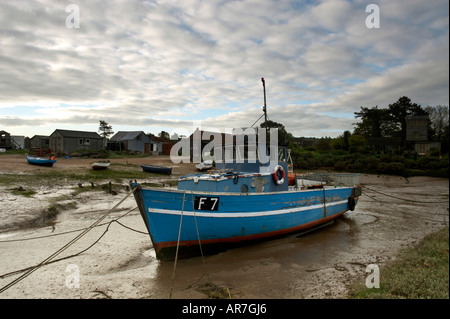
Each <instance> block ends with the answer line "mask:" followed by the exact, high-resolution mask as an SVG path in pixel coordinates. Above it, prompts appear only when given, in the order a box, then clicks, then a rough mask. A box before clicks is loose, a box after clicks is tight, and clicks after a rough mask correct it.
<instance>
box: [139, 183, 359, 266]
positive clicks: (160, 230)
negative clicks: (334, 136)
mask: <svg viewBox="0 0 450 319" xmlns="http://www.w3.org/2000/svg"><path fill="white" fill-rule="evenodd" d="M131 186H132V187H136V190H135V192H134V195H135V198H136V201H137V203H138V206H139V209H140V211H141V215H142V217H143V219H144V221H145V224H146V225H147V228H148V231H149V234H150V237H151V240H152V242H153V246H154V248H155V251H156V256H157V258H158V259H161V260H173V259H174V257H175V253H176V248H177V246H178V247H179V249H178V257H179V258H183V257H189V256H193V255H199V254H200V253H204V254H206V253H212V252H216V251H221V250H223V249H227V248H229V247H233V246H236V245H242V244H247V243H249V242H253V241H257V240H263V239H269V238H273V237H277V236H282V235H285V234H289V233H293V232H297V231H301V230H304V229H308V228H311V227H314V226H317V225H320V224H322V223H325V222H328V221H330V220H333V219H336V218H338V217H339V216H341V215H342V214H343V213H345V212H346V211H347V210H348V209H352V208H354V206H350V207H349V198H352V199H353V200H355V199H356V200H357V197H355V196H354V188H352V187H343V188H330V189H322V190H309V191H286V192H278V193H259V194H258V193H254V194H240V193H207V192H190V191H180V190H161V189H154V188H148V189H147V188H146V189H143V188H141V187H140V186H139V185H138V184H132V185H131ZM324 195H325V196H324ZM324 198H325V202H324ZM200 248H201V250H200Z"/></svg>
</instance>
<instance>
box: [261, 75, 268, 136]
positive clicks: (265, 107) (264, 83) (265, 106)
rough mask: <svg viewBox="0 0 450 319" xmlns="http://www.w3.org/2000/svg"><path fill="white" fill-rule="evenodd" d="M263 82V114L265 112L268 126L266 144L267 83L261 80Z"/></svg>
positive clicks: (265, 116) (265, 115) (265, 117)
mask: <svg viewBox="0 0 450 319" xmlns="http://www.w3.org/2000/svg"><path fill="white" fill-rule="evenodd" d="M261 82H262V84H263V90H264V106H263V112H264V123H265V124H266V125H265V126H266V143H267V142H268V134H267V132H268V131H267V105H266V81H264V78H261Z"/></svg>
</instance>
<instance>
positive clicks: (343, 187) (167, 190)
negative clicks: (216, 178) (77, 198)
mask: <svg viewBox="0 0 450 319" xmlns="http://www.w3.org/2000/svg"><path fill="white" fill-rule="evenodd" d="M133 184H135V185H136V184H139V183H133ZM139 185H140V187H141V190H144V191H145V190H149V191H157V192H170V193H180V194H183V193H187V194H191V193H193V194H199V195H214V196H216V195H217V196H238V195H239V196H258V195H276V194H292V193H306V192H314V191H315V192H317V191H318V190H319V189H317V188H316V189H295V190H289V189H288V190H287V191H279V192H258V193H256V192H254V193H253V192H252V193H238V192H208V191H193V190H183V189H174V188H160V187H150V186H149V187H146V186H143V185H141V184H139ZM325 187H327V188H324V189H325V190H332V189H353V188H355V187H360V186H359V185H358V186H356V185H355V186H336V187H335V186H325Z"/></svg>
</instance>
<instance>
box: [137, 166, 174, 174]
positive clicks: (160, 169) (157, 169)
mask: <svg viewBox="0 0 450 319" xmlns="http://www.w3.org/2000/svg"><path fill="white" fill-rule="evenodd" d="M141 167H142V170H143V171H144V172H147V173H156V174H166V175H170V174H172V167H166V166H158V165H141Z"/></svg>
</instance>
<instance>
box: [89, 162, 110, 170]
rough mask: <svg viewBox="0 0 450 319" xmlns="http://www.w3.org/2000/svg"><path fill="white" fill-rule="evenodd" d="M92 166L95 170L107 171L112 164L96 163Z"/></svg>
mask: <svg viewBox="0 0 450 319" xmlns="http://www.w3.org/2000/svg"><path fill="white" fill-rule="evenodd" d="M91 165H92V169H93V170H96V171H100V170H105V169H107V168H108V167H109V165H110V162H109V161H102V162H94V163H92V164H91Z"/></svg>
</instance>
